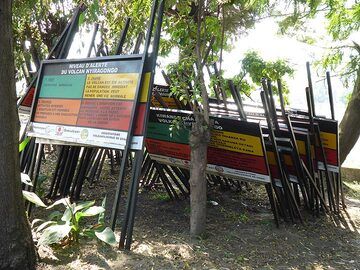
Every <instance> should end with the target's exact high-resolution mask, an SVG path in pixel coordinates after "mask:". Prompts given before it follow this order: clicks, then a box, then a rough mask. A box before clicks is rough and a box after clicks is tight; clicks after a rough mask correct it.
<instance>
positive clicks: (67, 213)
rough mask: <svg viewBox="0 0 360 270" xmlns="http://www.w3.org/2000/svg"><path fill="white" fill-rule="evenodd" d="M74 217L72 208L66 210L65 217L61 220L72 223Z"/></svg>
mask: <svg viewBox="0 0 360 270" xmlns="http://www.w3.org/2000/svg"><path fill="white" fill-rule="evenodd" d="M72 215H73V213H72V211H71V207H68V208H66V210H65V212H64V215H63V216H62V217H61V220H62V221H65V222H70V220H71V218H72Z"/></svg>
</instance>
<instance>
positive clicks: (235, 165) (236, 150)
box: [146, 109, 270, 183]
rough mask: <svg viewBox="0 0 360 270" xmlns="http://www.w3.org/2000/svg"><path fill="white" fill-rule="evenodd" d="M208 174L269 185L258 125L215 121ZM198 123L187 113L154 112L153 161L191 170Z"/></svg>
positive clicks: (150, 136)
mask: <svg viewBox="0 0 360 270" xmlns="http://www.w3.org/2000/svg"><path fill="white" fill-rule="evenodd" d="M211 121H212V127H213V129H212V131H211V140H210V143H209V147H208V165H207V171H208V172H209V173H212V174H218V175H223V176H227V177H232V178H237V179H241V180H244V181H255V182H263V183H269V182H270V177H269V171H268V166H267V163H266V157H265V155H264V143H263V139H262V134H261V130H260V125H259V124H258V123H251V122H245V121H240V120H236V119H230V118H223V117H215V116H213V117H211ZM193 122H194V119H193V115H192V114H191V113H190V112H187V111H178V110H161V109H151V110H150V116H149V123H148V129H147V138H146V147H147V150H148V152H149V154H150V156H151V158H153V159H155V160H157V161H159V162H161V163H165V164H169V165H174V166H178V167H185V168H189V166H190V146H189V134H190V129H191V125H192V123H193Z"/></svg>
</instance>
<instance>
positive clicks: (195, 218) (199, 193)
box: [189, 0, 210, 236]
mask: <svg viewBox="0 0 360 270" xmlns="http://www.w3.org/2000/svg"><path fill="white" fill-rule="evenodd" d="M203 12H204V1H203V0H200V1H199V3H198V11H197V14H196V21H197V35H196V46H195V55H196V69H197V70H196V71H197V76H196V77H197V78H196V84H197V86H198V87H199V88H200V90H201V97H202V106H199V107H198V108H196V109H197V110H196V111H195V110H194V117H195V122H194V123H193V126H192V130H191V133H190V138H189V142H190V149H191V165H190V179H189V182H190V206H191V214H190V234H191V235H192V236H198V235H200V234H202V233H203V232H204V231H205V229H206V202H207V194H206V192H207V190H206V188H207V181H206V166H207V147H208V144H209V142H210V125H209V118H210V109H209V97H208V93H207V89H206V86H205V80H204V73H203V67H204V65H203V57H202V55H201V48H202V46H201V44H202V41H201V25H202V15H203Z"/></svg>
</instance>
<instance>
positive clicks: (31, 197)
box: [22, 190, 46, 207]
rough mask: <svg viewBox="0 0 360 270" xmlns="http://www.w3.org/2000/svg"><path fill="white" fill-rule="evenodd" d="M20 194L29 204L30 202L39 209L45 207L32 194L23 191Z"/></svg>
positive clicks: (36, 196) (37, 197)
mask: <svg viewBox="0 0 360 270" xmlns="http://www.w3.org/2000/svg"><path fill="white" fill-rule="evenodd" d="M22 193H23V196H24V198H25V199H26V200H28V201H29V202H32V203H33V204H35V205H38V206H41V207H46V204H45V203H43V201H42V200H41V199H40V198H39V196H38V195H36V194H35V193H34V192H30V191H26V190H23V191H22Z"/></svg>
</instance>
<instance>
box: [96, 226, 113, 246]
mask: <svg viewBox="0 0 360 270" xmlns="http://www.w3.org/2000/svg"><path fill="white" fill-rule="evenodd" d="M95 235H96V237H97V238H99V239H100V240H101V241H103V242H105V243H107V244H109V245H116V238H115V234H114V232H113V231H112V230H111V229H110V228H109V227H106V228H105V229H104V230H103V231H102V232H97V231H95Z"/></svg>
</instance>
